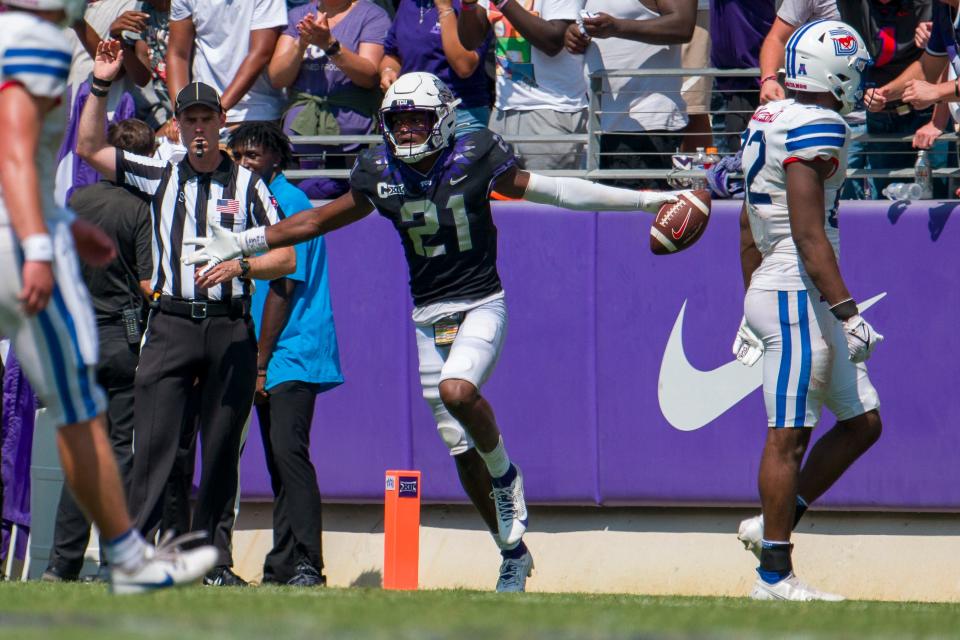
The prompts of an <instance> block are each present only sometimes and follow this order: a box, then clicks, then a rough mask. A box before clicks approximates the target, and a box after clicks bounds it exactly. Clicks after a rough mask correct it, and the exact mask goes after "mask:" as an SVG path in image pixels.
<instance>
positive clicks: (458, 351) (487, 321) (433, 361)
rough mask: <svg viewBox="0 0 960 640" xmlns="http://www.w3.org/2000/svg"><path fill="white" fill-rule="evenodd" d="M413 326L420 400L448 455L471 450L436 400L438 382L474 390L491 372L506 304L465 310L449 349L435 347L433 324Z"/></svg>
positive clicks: (469, 442)
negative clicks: (429, 411)
mask: <svg viewBox="0 0 960 640" xmlns="http://www.w3.org/2000/svg"><path fill="white" fill-rule="evenodd" d="M415 326H416V331H417V352H418V354H419V357H420V385H421V386H422V388H423V397H424V399H425V400H426V401H427V403H428V404H429V405H430V408H431V409H432V410H433V415H434V418H436V421H437V431H438V432H439V434H440V437H441V438H442V439H443V441H444V443H445V444H446V445H447V447H448V448H449V449H450V455H452V456H456V455H460V454H461V453H464V452H466V451H467V449H470V448H471V447H473V440H472V439H471V438H470V435H469V434H468V433H467V431H466V429H464V427H463V425H462V424H460V422H459V421H458V420H457V419H456V418H454V417H453V416H452V415H450V412H449V411H447V408H446V407H445V406H444V405H443V401H442V400H440V383H441V382H442V381H444V380H451V379H459V380H466V381H467V382H470V383H471V384H473V385H474V386H475V387H476V388H477V389H480V388H481V387H482V386H483V383H484V382H486V381H487V379H488V378H489V377H490V374H492V373H493V368H494V367H495V366H496V364H497V360H498V359H499V358H500V350H501V349H502V347H503V341H504V338H506V334H507V306H506V303H505V301H504V299H503V298H498V299H496V300H492V301H490V302H487V303H485V304H483V305H480V306H479V307H475V308H473V309H470V310H469V311H467V312H466V315H464V317H463V321H462V323H461V324H460V330H459V331H458V332H457V337H456V339H455V340H454V341H453V344H452V345H450V346H449V347H438V346H437V345H436V343H435V342H434V337H433V336H434V330H433V325H429V324H428V325H420V324H418V325H415Z"/></svg>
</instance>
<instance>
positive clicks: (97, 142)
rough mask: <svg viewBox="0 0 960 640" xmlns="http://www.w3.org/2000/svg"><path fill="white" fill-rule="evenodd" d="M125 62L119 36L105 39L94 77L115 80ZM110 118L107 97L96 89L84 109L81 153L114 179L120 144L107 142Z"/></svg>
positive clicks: (79, 131) (79, 143)
mask: <svg viewBox="0 0 960 640" xmlns="http://www.w3.org/2000/svg"><path fill="white" fill-rule="evenodd" d="M122 64H123V50H122V49H121V48H120V43H119V42H117V41H116V40H105V41H103V42H101V43H100V44H99V45H98V46H97V57H96V59H95V60H94V62H93V77H94V78H99V79H100V80H106V81H113V80H114V78H116V77H117V75H118V74H119V73H120V68H121V66H122ZM106 119H107V99H106V98H105V97H97V96H95V95H93V94H92V93H91V94H90V96H89V97H88V98H87V103H86V104H85V105H83V111H82V112H81V113H80V124H79V126H78V127H77V155H79V156H80V157H81V158H83V159H84V160H86V161H87V162H88V163H89V164H90V166H92V167H93V168H94V169H96V170H97V172H98V173H100V175H102V176H103V177H104V178H106V179H107V180H109V181H111V182H116V180H117V148H116V147H113V146H110V145H109V144H108V143H107V136H106V133H105V132H104V126H103V123H104V122H106Z"/></svg>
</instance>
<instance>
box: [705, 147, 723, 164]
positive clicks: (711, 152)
mask: <svg viewBox="0 0 960 640" xmlns="http://www.w3.org/2000/svg"><path fill="white" fill-rule="evenodd" d="M718 162H720V153H719V152H718V151H717V148H716V147H707V155H706V158H705V159H704V162H703V168H704V169H709V168H710V167H712V166H713V165H715V164H717V163H718Z"/></svg>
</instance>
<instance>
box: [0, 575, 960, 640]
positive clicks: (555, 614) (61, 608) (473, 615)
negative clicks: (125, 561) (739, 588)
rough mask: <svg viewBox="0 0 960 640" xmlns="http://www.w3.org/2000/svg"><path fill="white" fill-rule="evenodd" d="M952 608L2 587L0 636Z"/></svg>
mask: <svg viewBox="0 0 960 640" xmlns="http://www.w3.org/2000/svg"><path fill="white" fill-rule="evenodd" d="M958 636H960V605H948V604H920V603H887V602H843V603H836V604H831V603H797V604H790V603H760V602H751V601H749V600H747V599H740V598H683V597H647V596H617V595H584V594H516V595H511V596H499V595H497V594H495V593H485V592H475V591H421V592H416V593H400V592H389V591H381V590H379V589H326V590H303V589H293V588H282V587H260V588H254V587H250V588H247V589H223V588H221V589H215V588H209V587H207V588H203V587H191V588H188V589H182V590H179V591H171V592H163V593H157V594H152V595H145V596H135V597H124V598H116V597H112V596H110V595H109V594H108V593H107V591H106V589H105V588H104V587H103V586H99V585H87V584H67V585H51V584H44V583H36V582H34V583H0V638H4V639H6V638H16V639H17V640H28V639H34V638H44V639H48V638H55V639H57V640H61V639H64V640H66V639H72V638H97V639H98V640H108V639H114V638H117V639H119V638H138V639H139V638H144V639H146V638H170V639H177V640H181V639H183V640H186V639H192V638H204V639H210V638H237V639H246V638H256V639H258V640H286V639H293V638H310V639H319V638H392V639H398V638H416V639H432V638H458V639H468V638H489V639H490V640H508V639H514V638H516V639H524V640H529V639H532V638H551V639H554V638H556V639H566V638H708V637H709V638H768V637H792V638H803V639H808V638H932V637H940V638H953V637H958Z"/></svg>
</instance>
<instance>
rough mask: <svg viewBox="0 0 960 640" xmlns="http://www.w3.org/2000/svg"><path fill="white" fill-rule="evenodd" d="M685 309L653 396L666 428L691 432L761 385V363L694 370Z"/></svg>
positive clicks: (666, 351)
mask: <svg viewBox="0 0 960 640" xmlns="http://www.w3.org/2000/svg"><path fill="white" fill-rule="evenodd" d="M886 295H887V294H886V292H884V293H880V294H878V295H875V296H873V297H872V298H870V299H869V300H866V301H864V302H863V303H861V304H859V305H858V306H859V308H860V311H861V312H864V311H866V310H867V309H869V308H870V307H872V306H873V305H875V304H876V303H878V302H880V300H882V299H883V298H884V296H886ZM686 308H687V301H686V300H684V301H683V306H681V307H680V314H679V315H678V316H677V321H676V322H675V323H674V325H673V330H672V331H671V332H670V338H669V339H668V340H667V347H666V349H664V351H663V360H662V361H661V363H660V379H659V381H658V382H657V396H658V398H659V399H660V411H661V412H662V413H663V417H664V418H666V419H667V422H669V423H670V426H672V427H673V428H674V429H677V430H679V431H695V430H697V429H699V428H701V427H704V426H706V425H708V424H709V423H711V422H713V421H714V420H716V419H717V418H719V417H720V416H721V415H723V414H724V413H726V412H727V411H729V410H730V409H731V408H733V406H734V405H735V404H737V403H738V402H740V401H741V400H743V399H744V398H745V397H747V396H748V395H750V393H752V392H753V391H754V390H755V389H756V388H757V387H759V386H760V385H762V384H763V364H762V362H763V360H762V359H761V360H760V361H759V362H757V364H755V365H754V366H752V367H747V366H744V365H742V364H740V362H739V361H738V360H736V359H734V360H732V361H730V362H728V363H726V364H724V365H721V366H719V367H717V368H716V369H713V370H711V371H701V370H699V369H697V368H696V367H694V366H693V365H692V364H690V361H689V360H687V354H686V353H685V352H684V350H683V316H684V313H685V312H686ZM732 338H733V335H731V339H732Z"/></svg>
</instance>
